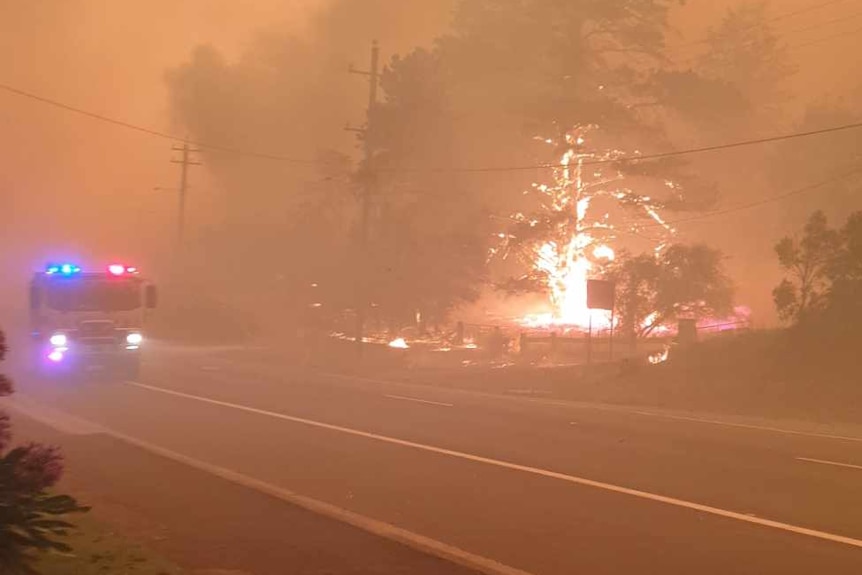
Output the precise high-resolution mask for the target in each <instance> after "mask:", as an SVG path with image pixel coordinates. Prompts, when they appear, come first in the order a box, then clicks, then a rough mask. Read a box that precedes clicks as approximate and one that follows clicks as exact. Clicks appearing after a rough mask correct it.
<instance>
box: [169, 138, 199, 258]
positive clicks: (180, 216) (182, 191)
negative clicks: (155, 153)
mask: <svg viewBox="0 0 862 575" xmlns="http://www.w3.org/2000/svg"><path fill="white" fill-rule="evenodd" d="M171 149H172V150H174V151H176V152H182V157H181V159H179V160H171V163H173V164H180V188H179V203H178V205H177V247H180V246H182V245H183V236H184V235H185V227H186V192H187V191H188V179H189V166H199V165H200V164H201V163H200V162H196V161H194V160H192V159H191V158H190V156H191V154H194V153H197V152H200V150H198V149H197V148H192V147H190V146H189V143H188V142H183V145H182V146H173V147H172V148H171Z"/></svg>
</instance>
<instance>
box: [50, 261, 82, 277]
mask: <svg viewBox="0 0 862 575" xmlns="http://www.w3.org/2000/svg"><path fill="white" fill-rule="evenodd" d="M45 273H46V274H47V275H49V276H53V275H58V274H59V275H63V276H71V275H74V274H79V273H81V266H76V265H75V264H49V265H48V267H47V268H45Z"/></svg>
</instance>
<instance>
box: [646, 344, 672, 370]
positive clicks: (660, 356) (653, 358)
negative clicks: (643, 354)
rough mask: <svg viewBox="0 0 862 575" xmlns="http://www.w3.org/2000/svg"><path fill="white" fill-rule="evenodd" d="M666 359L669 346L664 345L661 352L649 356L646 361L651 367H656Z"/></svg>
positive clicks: (668, 354)
mask: <svg viewBox="0 0 862 575" xmlns="http://www.w3.org/2000/svg"><path fill="white" fill-rule="evenodd" d="M668 357H670V346H669V345H666V346H664V349H663V350H661V351H659V352H657V353H654V354H652V355H650V356H649V357H648V358H647V359H649V362H650V363H651V364H652V365H658V364H660V363H664V362H666V361H667V358H668Z"/></svg>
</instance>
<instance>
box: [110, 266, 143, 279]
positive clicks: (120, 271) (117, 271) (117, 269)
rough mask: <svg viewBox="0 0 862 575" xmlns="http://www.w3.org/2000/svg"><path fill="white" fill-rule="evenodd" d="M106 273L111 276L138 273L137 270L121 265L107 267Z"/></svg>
mask: <svg viewBox="0 0 862 575" xmlns="http://www.w3.org/2000/svg"><path fill="white" fill-rule="evenodd" d="M108 273H109V274H111V275H112V276H124V275H128V274H136V273H138V268H136V267H131V266H125V265H123V264H111V265H109V266H108Z"/></svg>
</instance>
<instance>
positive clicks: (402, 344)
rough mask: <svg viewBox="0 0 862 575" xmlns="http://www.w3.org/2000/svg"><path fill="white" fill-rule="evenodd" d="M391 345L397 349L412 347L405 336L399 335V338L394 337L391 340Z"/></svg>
mask: <svg viewBox="0 0 862 575" xmlns="http://www.w3.org/2000/svg"><path fill="white" fill-rule="evenodd" d="M389 347H392V348H395V349H410V346H409V345H407V342H406V341H405V340H404V338H403V337H399V338H398V339H393V340H392V341H390V342H389Z"/></svg>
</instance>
